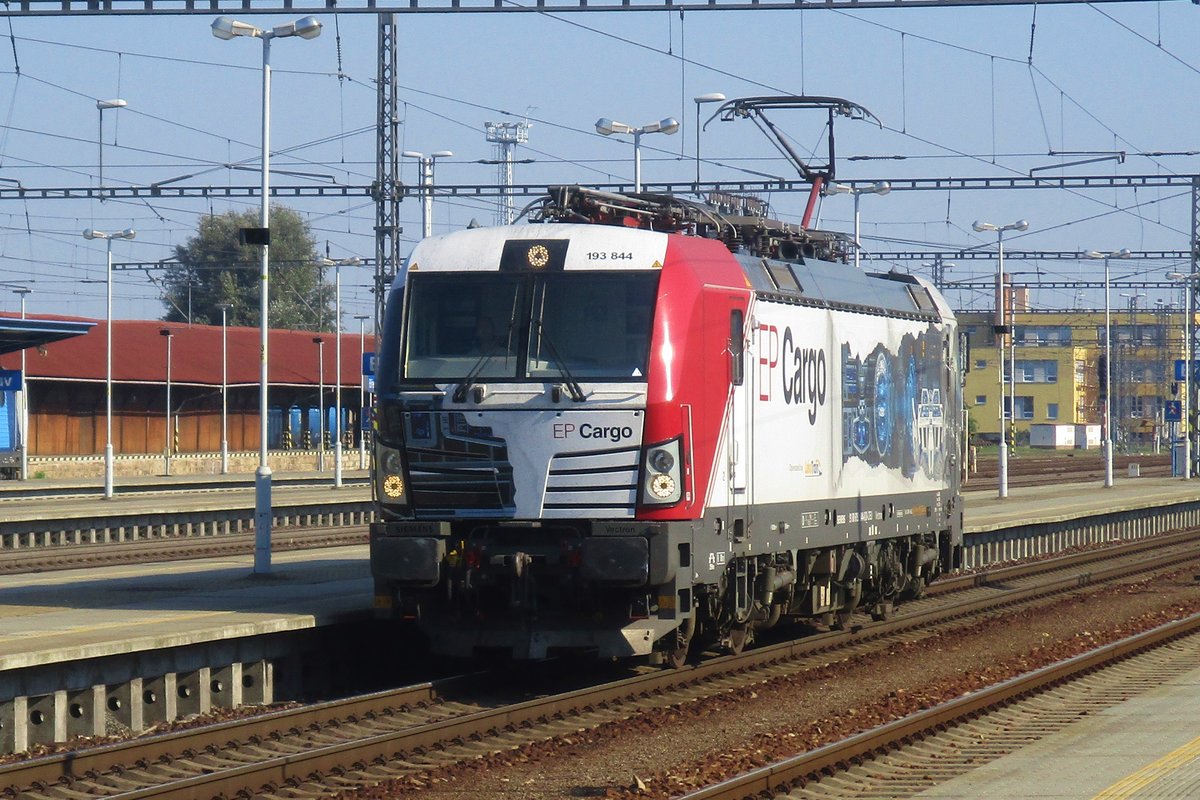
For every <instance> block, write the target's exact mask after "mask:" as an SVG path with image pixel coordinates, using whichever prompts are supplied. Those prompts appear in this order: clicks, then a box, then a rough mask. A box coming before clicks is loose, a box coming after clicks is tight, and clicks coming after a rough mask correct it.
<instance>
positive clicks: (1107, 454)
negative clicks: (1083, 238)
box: [1084, 249, 1132, 487]
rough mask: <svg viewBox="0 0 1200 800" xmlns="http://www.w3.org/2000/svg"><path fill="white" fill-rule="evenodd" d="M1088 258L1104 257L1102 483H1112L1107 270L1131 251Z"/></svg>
mask: <svg viewBox="0 0 1200 800" xmlns="http://www.w3.org/2000/svg"><path fill="white" fill-rule="evenodd" d="M1084 255H1085V256H1087V257H1088V258H1102V259H1104V485H1105V486H1106V487H1108V486H1112V485H1113V445H1112V368H1113V363H1112V310H1111V307H1110V305H1109V300H1108V295H1109V287H1110V282H1109V272H1108V260H1109V259H1110V258H1129V256H1131V255H1132V253H1130V252H1129V250H1127V249H1122V250H1113V251H1111V252H1108V253H1102V252H1100V251H1099V250H1088V251H1087V252H1086V253H1084Z"/></svg>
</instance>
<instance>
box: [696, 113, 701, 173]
mask: <svg viewBox="0 0 1200 800" xmlns="http://www.w3.org/2000/svg"><path fill="white" fill-rule="evenodd" d="M699 190H700V101H699V100H697V101H696V191H699Z"/></svg>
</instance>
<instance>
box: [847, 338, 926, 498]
mask: <svg viewBox="0 0 1200 800" xmlns="http://www.w3.org/2000/svg"><path fill="white" fill-rule="evenodd" d="M943 347H944V345H943V343H942V338H941V336H940V334H939V333H938V331H936V330H933V329H930V330H927V331H925V332H922V333H920V334H917V335H913V334H904V336H903V337H902V339H901V342H900V347H899V348H898V349H899V352H893V351H892V350H890V349H889V348H887V347H885V346H884V345H883V344H877V345H875V347H874V348H873V349H872V350H871V351H870V352H869V353H866V354H863V353H852V352H851V349H850V345H849V344H847V343H843V344H842V401H843V402H842V444H843V447H842V462H843V463H847V462H849V461H850V459H852V458H853V459H859V460H861V461H865V462H866V463H868V464H870V465H872V466H874V465H882V466H885V467H889V468H892V469H897V470H900V471H901V472H902V473H903V475H904V476H905V477H912V476H913V475H915V474H917V472H918V471H921V472H924V473H925V475H926V476H928V477H929V478H939V477H941V476H942V473H943V472H944V470H945V468H946V463H947V462H946V458H945V453H944V447H945V424H946V417H945V414H944V408H943V398H945V397H948V396H949V392H948V387H945V386H943V385H942V383H943V382H944V380H945V377H944V375H945V373H944V371H943V370H942V361H943V356H944V354H943V352H942V350H943Z"/></svg>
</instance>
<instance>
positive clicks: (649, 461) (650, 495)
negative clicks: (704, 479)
mask: <svg viewBox="0 0 1200 800" xmlns="http://www.w3.org/2000/svg"><path fill="white" fill-rule="evenodd" d="M682 485H683V476H682V474H681V470H680V442H679V439H672V440H671V441H669V442H663V443H661V444H655V445H651V446H650V447H647V448H646V451H645V456H644V457H643V461H642V504H643V505H671V504H673V503H678V502H679V501H680V500H681V499H683V491H682Z"/></svg>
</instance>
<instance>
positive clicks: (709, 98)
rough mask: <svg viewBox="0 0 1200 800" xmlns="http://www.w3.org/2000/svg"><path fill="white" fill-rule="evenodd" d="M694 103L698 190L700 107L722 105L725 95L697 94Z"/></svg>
mask: <svg viewBox="0 0 1200 800" xmlns="http://www.w3.org/2000/svg"><path fill="white" fill-rule="evenodd" d="M692 100H694V101H695V102H696V189H697V191H699V189H700V106H702V105H704V104H705V103H724V102H725V95H723V94H721V93H720V92H709V93H708V94H699V95H696V96H695V97H693V98H692Z"/></svg>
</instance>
